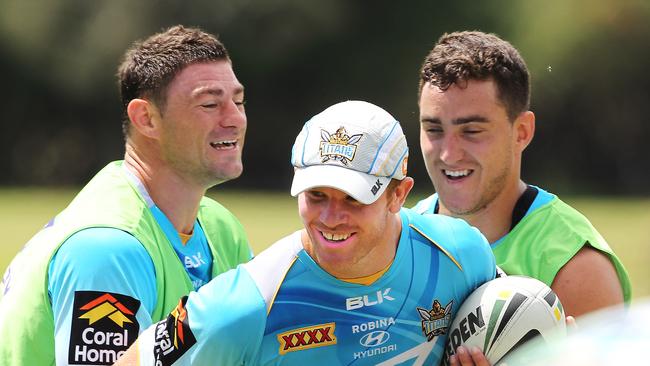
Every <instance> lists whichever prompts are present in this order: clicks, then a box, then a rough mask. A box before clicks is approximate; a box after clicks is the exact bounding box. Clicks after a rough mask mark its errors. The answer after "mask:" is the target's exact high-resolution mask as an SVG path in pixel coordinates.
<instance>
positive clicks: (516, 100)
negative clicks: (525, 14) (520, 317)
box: [415, 32, 631, 316]
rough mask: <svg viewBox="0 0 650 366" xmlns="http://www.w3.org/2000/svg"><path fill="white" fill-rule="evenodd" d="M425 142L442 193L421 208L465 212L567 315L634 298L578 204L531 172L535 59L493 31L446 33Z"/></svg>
mask: <svg viewBox="0 0 650 366" xmlns="http://www.w3.org/2000/svg"><path fill="white" fill-rule="evenodd" d="M419 90H420V99H419V106H420V127H421V130H420V146H421V148H422V154H423V155H424V160H425V163H426V167H427V170H428V172H429V176H430V177H431V181H432V182H433V186H434V188H435V190H436V194H434V195H432V196H431V197H429V198H427V199H425V200H423V201H421V202H419V203H418V205H417V206H416V208H415V209H416V210H417V211H419V212H422V213H440V214H444V215H450V216H454V217H459V218H462V219H465V220H466V221H467V222H469V223H470V224H471V225H473V226H475V227H477V228H478V229H479V230H481V232H482V233H483V234H484V235H485V236H486V237H487V239H488V241H489V242H490V243H491V245H492V249H493V251H494V254H495V257H496V259H497V265H498V266H499V267H501V268H502V269H503V270H504V271H505V272H506V273H507V274H518V275H526V276H530V277H534V278H537V279H539V280H541V281H543V282H545V283H546V284H547V285H549V286H551V288H552V289H553V290H554V291H555V292H556V293H557V295H558V296H559V297H560V299H561V301H562V304H563V305H564V309H565V312H566V314H567V315H572V316H578V315H582V314H585V313H587V312H590V311H593V310H595V309H598V308H602V307H606V306H610V305H615V304H621V303H623V302H624V301H625V302H629V301H630V298H631V288H630V282H629V279H628V275H627V273H626V271H625V268H624V267H623V265H622V264H621V262H620V261H619V259H618V258H617V257H616V255H615V254H614V253H613V251H612V250H611V249H610V247H609V246H608V245H607V242H606V241H605V240H604V239H603V238H602V236H601V235H600V234H599V233H598V232H597V231H596V229H594V227H593V226H592V225H591V223H590V222H589V221H588V220H587V219H586V218H585V217H584V216H582V215H581V214H580V213H579V212H578V211H576V210H575V209H573V208H571V207H570V206H568V205H567V204H565V203H564V202H562V201H561V200H560V199H559V198H558V197H557V196H555V195H553V194H552V193H549V192H547V191H545V190H544V189H542V188H539V187H536V186H533V185H528V184H526V183H524V182H523V181H522V179H521V162H522V154H523V151H524V149H525V148H526V147H527V146H528V144H529V143H530V142H531V141H532V139H533V135H534V132H535V115H534V114H533V112H531V111H530V110H529V107H530V85H529V74H528V69H527V67H526V64H525V62H524V60H523V59H522V57H521V56H520V55H519V52H517V50H516V49H515V48H514V47H513V46H512V45H511V44H509V43H508V42H506V41H504V40H502V39H500V38H499V37H497V36H495V35H493V34H485V33H482V32H457V33H451V34H445V35H443V36H442V37H441V38H440V40H439V41H438V43H437V44H436V45H435V46H434V48H433V49H432V50H431V52H430V53H429V54H428V55H427V57H426V58H425V60H424V64H423V66H422V69H421V72H420V86H419Z"/></svg>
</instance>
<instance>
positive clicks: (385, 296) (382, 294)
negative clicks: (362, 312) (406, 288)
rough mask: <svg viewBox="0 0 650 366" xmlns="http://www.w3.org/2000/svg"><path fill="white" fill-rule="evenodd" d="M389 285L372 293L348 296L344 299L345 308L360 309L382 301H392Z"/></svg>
mask: <svg viewBox="0 0 650 366" xmlns="http://www.w3.org/2000/svg"><path fill="white" fill-rule="evenodd" d="M389 293H390V287H389V288H387V289H384V290H379V291H377V292H375V293H374V294H369V295H363V296H358V297H349V298H347V299H345V310H355V309H361V308H363V307H367V306H375V305H378V304H381V303H382V302H384V301H393V300H395V298H394V297H392V296H390V295H389Z"/></svg>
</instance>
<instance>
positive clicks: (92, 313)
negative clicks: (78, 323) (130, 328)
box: [79, 293, 133, 328]
mask: <svg viewBox="0 0 650 366" xmlns="http://www.w3.org/2000/svg"><path fill="white" fill-rule="evenodd" d="M79 309H80V310H88V311H86V312H85V313H83V314H81V315H80V316H79V319H88V325H91V324H93V323H95V322H97V321H98V320H101V319H103V318H105V317H108V318H109V319H111V320H112V321H113V322H114V323H115V324H117V325H119V326H120V327H121V328H124V323H132V321H131V320H130V319H129V318H127V317H126V315H131V316H132V315H133V312H132V311H131V310H129V309H127V307H126V306H124V305H122V303H120V302H119V301H117V299H116V298H115V297H113V296H112V295H111V294H108V293H107V294H104V295H102V296H100V297H98V298H96V299H95V300H92V301H90V302H89V303H87V304H86V305H84V306H82V307H80V308H79Z"/></svg>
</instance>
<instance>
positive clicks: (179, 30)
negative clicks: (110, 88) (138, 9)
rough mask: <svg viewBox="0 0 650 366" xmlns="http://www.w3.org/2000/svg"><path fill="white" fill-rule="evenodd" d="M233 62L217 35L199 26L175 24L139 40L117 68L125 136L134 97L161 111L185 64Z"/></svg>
mask: <svg viewBox="0 0 650 366" xmlns="http://www.w3.org/2000/svg"><path fill="white" fill-rule="evenodd" d="M218 60H226V61H230V57H229V56H228V51H227V50H226V47H225V46H224V45H223V44H222V43H221V42H220V41H219V40H218V39H217V37H216V36H214V35H212V34H209V33H206V32H203V31H202V30H200V29H197V28H185V27H183V26H181V25H177V26H173V27H171V28H169V29H167V30H164V31H163V32H160V33H156V34H154V35H152V36H150V37H149V38H147V39H145V40H144V41H138V42H135V43H134V44H133V46H131V48H129V49H128V50H127V51H126V53H125V54H124V58H123V60H122V63H121V64H120V66H119V67H118V69H117V78H118V82H119V87H120V96H121V99H122V108H123V113H124V117H123V121H122V131H123V133H124V136H125V137H126V136H128V134H129V132H128V131H129V125H130V123H129V119H128V116H127V114H126V108H127V106H128V104H129V102H130V101H131V100H133V99H135V98H150V99H151V100H152V101H153V102H154V103H156V105H157V106H158V107H159V108H160V109H161V110H162V109H164V106H165V102H166V92H167V87H168V86H169V83H170V82H171V81H172V80H173V79H174V77H175V76H176V75H177V74H178V73H179V72H180V71H181V70H183V69H184V68H185V67H186V66H188V65H190V64H194V63H199V62H209V61H218Z"/></svg>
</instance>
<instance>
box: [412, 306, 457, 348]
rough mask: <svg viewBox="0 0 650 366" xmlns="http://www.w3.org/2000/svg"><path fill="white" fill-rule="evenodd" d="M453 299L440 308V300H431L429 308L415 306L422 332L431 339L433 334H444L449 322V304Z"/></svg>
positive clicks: (428, 339)
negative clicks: (420, 320) (431, 303)
mask: <svg viewBox="0 0 650 366" xmlns="http://www.w3.org/2000/svg"><path fill="white" fill-rule="evenodd" d="M453 303H454V301H453V300H452V301H450V302H449V303H448V304H447V306H445V308H444V309H443V308H442V305H440V301H438V300H433V305H432V307H431V310H427V309H422V308H417V309H418V313H420V318H422V332H424V335H425V336H426V337H427V341H431V340H432V339H433V338H434V337H435V336H437V335H440V334H445V333H446V332H447V328H449V325H450V324H451V306H452V304H453Z"/></svg>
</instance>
